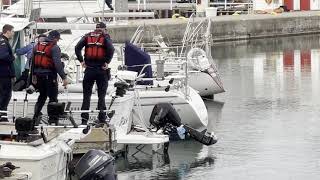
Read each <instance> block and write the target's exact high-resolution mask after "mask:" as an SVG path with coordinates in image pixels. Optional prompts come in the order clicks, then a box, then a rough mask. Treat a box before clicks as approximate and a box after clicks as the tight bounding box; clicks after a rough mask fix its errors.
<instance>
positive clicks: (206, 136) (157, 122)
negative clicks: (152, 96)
mask: <svg viewBox="0 0 320 180" xmlns="http://www.w3.org/2000/svg"><path fill="white" fill-rule="evenodd" d="M150 123H151V124H152V125H153V126H155V127H156V128H157V129H160V128H163V129H168V127H169V129H172V128H174V129H176V132H177V133H178V135H179V136H180V138H181V139H184V135H185V134H188V135H189V136H190V137H191V138H193V139H194V140H196V141H198V142H200V143H202V144H205V145H207V146H208V145H212V144H215V143H216V142H217V141H218V140H217V137H216V136H215V135H214V134H213V133H208V132H206V131H204V132H199V131H197V130H195V129H193V128H192V127H190V126H188V125H183V124H182V123H181V118H180V116H179V114H178V113H177V111H176V110H175V109H174V107H173V106H172V104H170V103H159V104H156V105H155V106H154V108H153V110H152V113H151V117H150ZM170 132H174V131H170Z"/></svg>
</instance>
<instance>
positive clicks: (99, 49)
mask: <svg viewBox="0 0 320 180" xmlns="http://www.w3.org/2000/svg"><path fill="white" fill-rule="evenodd" d="M105 37H106V34H104V33H102V32H96V31H94V32H91V33H88V34H87V35H86V46H85V54H84V56H85V58H86V59H87V60H97V61H101V60H104V58H105V55H106V52H105V47H104V44H105V42H104V41H105Z"/></svg>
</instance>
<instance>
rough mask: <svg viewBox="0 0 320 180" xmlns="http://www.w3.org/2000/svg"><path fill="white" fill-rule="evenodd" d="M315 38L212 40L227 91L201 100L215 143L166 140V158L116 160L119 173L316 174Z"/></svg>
mask: <svg viewBox="0 0 320 180" xmlns="http://www.w3.org/2000/svg"><path fill="white" fill-rule="evenodd" d="M319 39H320V36H319V35H308V36H299V37H284V38H274V39H258V40H252V41H248V42H229V43H221V44H216V45H215V46H214V47H213V55H214V59H215V60H216V61H217V63H218V66H219V69H220V71H221V72H220V73H221V76H222V79H223V82H224V85H225V88H226V90H227V91H226V92H225V93H223V94H219V95H216V96H215V101H206V106H207V108H208V111H209V119H210V121H209V127H208V129H209V130H212V129H213V130H214V131H215V133H216V134H217V135H218V137H219V142H218V143H217V144H215V145H213V146H210V147H207V146H202V145H200V144H198V143H197V142H194V141H186V142H176V143H172V144H171V145H170V150H169V160H170V161H167V160H164V159H163V158H162V159H161V158H160V160H161V161H160V163H159V164H154V163H155V161H154V159H153V158H152V157H150V156H147V155H141V158H139V161H138V160H136V159H133V158H131V157H130V158H129V159H128V160H127V161H125V160H121V161H122V162H121V161H120V163H118V164H119V167H118V169H119V179H120V180H121V179H215V180H233V179H235V180H238V179H246V180H251V179H252V180H256V179H259V180H269V179H279V180H280V179H281V180H283V179H290V180H291V179H308V180H309V179H312V180H318V179H319V177H320V171H319V170H320V144H319V139H320V131H319V127H320V121H319V117H320V111H319V110H320V109H319V107H320V106H319V105H320V98H319V97H320V96H319V95H318V94H319V93H320V91H319V90H320V87H319V86H320V84H319V78H320V77H319V76H320V72H319V71H320V62H319V61H320V45H319ZM158 160H159V159H158ZM156 162H157V161H156Z"/></svg>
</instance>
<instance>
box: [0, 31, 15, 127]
mask: <svg viewBox="0 0 320 180" xmlns="http://www.w3.org/2000/svg"><path fill="white" fill-rule="evenodd" d="M14 60H15V57H14V55H13V52H12V49H11V46H10V44H9V41H8V38H7V37H5V36H3V35H0V110H2V111H6V110H7V108H8V104H9V102H10V99H11V96H12V84H11V79H12V78H14V77H15V70H14V65H13V61H14ZM1 115H5V114H1ZM0 121H8V120H7V119H6V118H1V119H0Z"/></svg>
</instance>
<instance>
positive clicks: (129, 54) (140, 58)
mask: <svg viewBox="0 0 320 180" xmlns="http://www.w3.org/2000/svg"><path fill="white" fill-rule="evenodd" d="M124 63H125V65H126V66H127V67H128V70H129V71H135V72H138V74H140V72H141V70H142V68H143V65H144V64H151V58H150V55H149V54H148V53H146V52H144V51H142V50H141V49H140V48H139V47H137V46H135V45H134V44H132V43H130V42H126V44H125V50H124ZM135 65H142V66H136V67H132V66H135ZM142 73H145V76H144V78H152V67H151V66H148V67H146V68H145V69H144V71H143V72H142ZM137 84H139V85H153V81H152V80H151V81H139V82H137Z"/></svg>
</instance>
